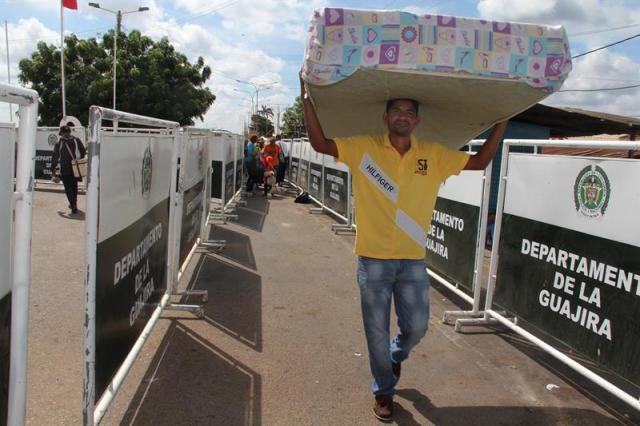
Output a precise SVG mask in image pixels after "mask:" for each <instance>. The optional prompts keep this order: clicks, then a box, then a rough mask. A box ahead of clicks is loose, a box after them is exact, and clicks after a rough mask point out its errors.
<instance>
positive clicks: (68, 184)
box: [51, 126, 87, 214]
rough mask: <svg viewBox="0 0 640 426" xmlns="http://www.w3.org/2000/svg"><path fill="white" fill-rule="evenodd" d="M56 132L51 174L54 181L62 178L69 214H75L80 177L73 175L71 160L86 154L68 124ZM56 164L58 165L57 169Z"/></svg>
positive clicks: (76, 211)
mask: <svg viewBox="0 0 640 426" xmlns="http://www.w3.org/2000/svg"><path fill="white" fill-rule="evenodd" d="M58 134H59V135H60V138H59V139H58V142H57V143H56V144H55V146H54V147H53V156H52V159H51V160H52V161H51V176H53V180H54V181H55V182H60V180H62V184H63V185H64V192H65V194H66V195H67V200H68V201H69V208H70V209H71V214H76V213H78V181H79V180H82V178H76V177H75V176H74V174H73V168H72V167H73V160H75V159H77V158H84V157H85V155H87V150H86V149H85V147H84V145H83V144H82V141H81V140H80V139H78V138H77V137H75V136H73V135H72V134H71V128H70V127H69V126H61V127H60V132H59V133H58ZM58 165H60V168H59V169H58Z"/></svg>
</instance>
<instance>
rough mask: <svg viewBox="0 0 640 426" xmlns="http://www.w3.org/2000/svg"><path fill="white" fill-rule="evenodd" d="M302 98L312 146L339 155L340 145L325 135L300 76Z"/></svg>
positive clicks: (326, 152)
mask: <svg viewBox="0 0 640 426" xmlns="http://www.w3.org/2000/svg"><path fill="white" fill-rule="evenodd" d="M300 99H301V101H302V110H303V111H304V121H305V126H306V128H307V135H308V136H309V142H311V146H312V147H313V149H314V150H316V152H319V153H321V154H327V155H331V156H333V157H337V156H338V147H337V146H336V143H335V142H334V141H333V139H327V138H326V137H325V136H324V131H323V130H322V126H321V125H320V121H319V120H318V116H317V115H316V110H315V108H314V107H313V104H312V103H311V99H309V97H308V96H307V92H306V90H305V85H304V81H303V80H302V77H300Z"/></svg>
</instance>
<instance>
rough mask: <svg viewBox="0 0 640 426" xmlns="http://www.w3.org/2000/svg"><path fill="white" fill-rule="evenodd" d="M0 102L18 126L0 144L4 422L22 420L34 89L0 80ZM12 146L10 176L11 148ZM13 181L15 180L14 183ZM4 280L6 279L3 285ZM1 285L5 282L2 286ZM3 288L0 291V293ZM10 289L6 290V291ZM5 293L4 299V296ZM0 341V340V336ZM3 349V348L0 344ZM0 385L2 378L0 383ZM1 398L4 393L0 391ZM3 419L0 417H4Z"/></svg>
mask: <svg viewBox="0 0 640 426" xmlns="http://www.w3.org/2000/svg"><path fill="white" fill-rule="evenodd" d="M0 102H7V103H12V104H16V105H18V108H19V109H18V115H19V117H20V126H19V127H18V133H17V138H16V142H17V143H16V144H14V143H13V140H12V138H10V139H9V140H8V141H5V142H4V143H3V146H1V147H0V149H1V150H2V154H3V155H1V156H0V159H1V161H3V163H4V165H3V167H2V168H1V169H2V170H0V173H1V175H0V176H1V177H2V179H0V185H1V188H0V193H1V194H2V196H1V197H0V203H2V206H1V208H0V210H1V211H0V219H1V222H0V236H1V237H2V238H0V252H1V253H2V259H1V260H0V266H1V267H0V281H1V282H0V302H2V303H0V308H4V309H7V310H10V313H9V312H6V311H5V312H2V311H0V318H2V319H8V318H9V316H10V318H11V319H10V324H11V326H10V333H8V334H9V336H10V337H9V336H7V335H6V332H7V330H6V329H4V327H6V326H7V325H6V323H5V321H2V322H3V326H2V327H0V328H2V329H0V334H2V335H4V336H3V337H5V338H6V339H7V340H9V383H8V390H9V392H8V395H7V401H0V407H6V412H3V411H4V410H0V415H1V416H2V417H4V416H6V421H7V424H9V425H23V424H25V416H26V400H27V353H28V350H27V348H28V345H27V340H28V329H29V306H30V303H29V287H30V284H31V219H32V208H33V185H34V163H35V151H36V149H35V147H36V126H37V120H38V93H37V92H36V91H34V90H30V89H25V88H22V87H19V86H12V85H9V84H4V83H0ZM15 148H17V159H16V160H15V184H14V182H13V177H14V173H13V171H14V158H15V157H14V155H15V151H14V149H15ZM14 185H15V186H14ZM7 284H8V285H7ZM5 286H6V287H7V288H5ZM2 293H5V294H2ZM9 293H10V296H9ZM9 297H10V300H9ZM2 341H5V340H4V339H3V340H2ZM3 350H6V348H3ZM0 367H2V368H4V366H2V365H0ZM0 386H1V387H3V388H4V389H6V388H7V384H6V383H0ZM3 399H4V396H3ZM4 420H5V419H0V421H4Z"/></svg>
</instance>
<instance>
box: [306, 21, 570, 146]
mask: <svg viewBox="0 0 640 426" xmlns="http://www.w3.org/2000/svg"><path fill="white" fill-rule="evenodd" d="M570 70H571V55H570V50H569V43H568V40H567V36H566V32H565V30H564V28H563V27H561V26H547V25H535V24H522V23H512V22H497V21H486V20H480V19H472V18H461V17H453V16H443V15H419V16H418V15H414V14H411V13H407V12H399V11H371V10H355V9H341V8H326V9H323V10H316V11H315V12H314V15H313V17H312V19H311V23H310V27H309V33H308V43H307V46H306V49H305V55H304V61H303V66H302V73H301V76H302V78H303V80H304V81H305V83H306V86H307V90H308V93H309V95H310V97H311V100H312V102H313V103H314V105H315V108H316V112H317V114H318V118H319V120H320V122H321V124H322V127H323V130H324V132H325V135H326V136H327V137H329V138H338V137H347V136H355V135H362V134H382V133H384V132H385V131H386V127H385V125H384V122H383V121H382V115H383V113H384V108H385V103H386V101H387V100H389V99H395V98H410V99H415V100H417V101H418V102H420V117H421V123H420V124H419V126H418V127H417V128H416V130H415V131H414V134H415V135H416V136H417V137H418V138H420V139H425V140H429V141H434V142H438V143H441V144H444V145H447V146H450V147H452V148H459V147H461V146H463V145H464V144H466V143H467V142H468V141H469V140H470V139H473V138H474V137H476V136H478V135H479V134H480V133H482V132H483V131H484V130H486V129H487V128H489V127H491V126H492V125H493V124H495V123H496V122H498V121H502V120H504V119H507V118H510V117H512V116H514V115H516V114H518V113H520V112H522V111H524V110H526V109H528V108H529V107H531V106H532V105H534V104H535V103H537V102H539V101H541V100H542V99H544V98H545V97H547V96H549V95H550V94H551V93H553V92H555V91H557V90H558V89H559V88H560V87H561V85H562V83H563V82H564V80H565V79H566V77H567V75H568V74H569V72H570Z"/></svg>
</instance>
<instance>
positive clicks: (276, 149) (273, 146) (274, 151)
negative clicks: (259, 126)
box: [262, 136, 282, 173]
mask: <svg viewBox="0 0 640 426" xmlns="http://www.w3.org/2000/svg"><path fill="white" fill-rule="evenodd" d="M280 154H282V150H281V149H280V145H278V144H277V143H276V138H275V136H272V137H271V138H269V143H268V144H266V145H265V146H264V148H263V149H262V155H263V156H264V157H271V162H272V163H273V164H272V165H271V166H272V167H273V171H274V173H275V171H276V170H277V169H278V166H279V165H280Z"/></svg>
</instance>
